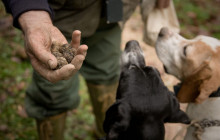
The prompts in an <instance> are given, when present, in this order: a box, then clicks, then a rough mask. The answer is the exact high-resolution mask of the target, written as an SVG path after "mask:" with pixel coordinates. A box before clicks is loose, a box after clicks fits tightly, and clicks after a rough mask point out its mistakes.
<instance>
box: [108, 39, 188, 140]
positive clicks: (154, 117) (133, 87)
mask: <svg viewBox="0 0 220 140" xmlns="http://www.w3.org/2000/svg"><path fill="white" fill-rule="evenodd" d="M121 65H122V71H121V75H120V80H119V86H118V90H117V97H116V102H115V103H114V104H113V105H112V106H111V107H110V108H109V109H108V111H107V112H106V118H105V121H104V130H105V132H106V133H107V137H106V139H107V140H136V139H138V140H145V139H155V140H162V139H164V122H181V123H190V120H189V118H188V117H187V115H186V114H185V113H184V112H183V111H181V110H180V108H179V103H178V101H177V99H176V97H175V96H174V94H173V93H172V92H170V91H169V90H168V89H167V87H166V86H165V85H164V83H163V81H162V80H161V78H160V74H159V72H158V71H157V70H156V69H155V68H153V67H150V66H145V60H144V55H143V52H142V50H141V48H140V46H139V44H138V42H137V41H129V42H128V43H127V44H126V47H125V51H124V52H123V54H122V61H121Z"/></svg>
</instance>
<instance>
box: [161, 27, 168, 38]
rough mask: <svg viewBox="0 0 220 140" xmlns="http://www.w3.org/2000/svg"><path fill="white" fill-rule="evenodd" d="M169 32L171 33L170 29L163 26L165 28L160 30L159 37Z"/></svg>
mask: <svg viewBox="0 0 220 140" xmlns="http://www.w3.org/2000/svg"><path fill="white" fill-rule="evenodd" d="M168 33H169V29H168V28H166V27H163V28H161V29H160V32H159V34H158V36H159V37H163V36H165V35H166V34H168Z"/></svg>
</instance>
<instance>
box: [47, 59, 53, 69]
mask: <svg viewBox="0 0 220 140" xmlns="http://www.w3.org/2000/svg"><path fill="white" fill-rule="evenodd" d="M48 65H49V67H50V68H51V69H53V61H52V60H51V59H50V60H48Z"/></svg>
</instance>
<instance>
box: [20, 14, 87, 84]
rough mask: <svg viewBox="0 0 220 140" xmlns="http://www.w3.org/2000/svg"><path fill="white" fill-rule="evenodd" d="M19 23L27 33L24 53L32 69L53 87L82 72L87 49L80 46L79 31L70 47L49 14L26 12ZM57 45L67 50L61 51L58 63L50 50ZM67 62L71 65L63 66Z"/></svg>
mask: <svg viewBox="0 0 220 140" xmlns="http://www.w3.org/2000/svg"><path fill="white" fill-rule="evenodd" d="M19 23H20V25H21V28H22V30H23V32H24V36H25V49H26V53H27V55H28V56H29V58H30V61H31V64H32V67H33V68H34V69H35V71H37V72H38V73H39V74H40V75H41V76H43V77H44V78H45V79H47V80H48V81H50V82H52V83H55V82H57V81H60V80H64V79H69V78H70V77H71V76H73V75H74V74H75V73H76V72H77V71H78V70H79V69H80V68H81V66H82V63H83V61H84V59H85V56H86V53H87V49H88V47H87V45H80V39H81V32H80V31H78V30H76V31H74V32H73V34H72V41H71V43H70V45H68V44H67V41H66V39H65V37H64V36H63V34H62V33H61V32H60V31H59V30H58V29H57V28H56V27H55V26H53V24H52V21H51V19H50V16H49V14H48V13H47V12H45V11H28V12H25V13H24V14H22V15H21V16H20V17H19ZM56 44H62V45H60V46H64V47H63V48H62V49H59V51H58V52H59V53H60V54H61V55H62V56H61V58H59V59H57V58H56V57H57V56H54V55H53V54H52V53H51V51H52V50H53V49H54V48H51V47H54V45H55V46H56ZM63 44H67V45H63ZM66 49H70V50H71V51H72V53H67V52H68V51H66ZM60 54H58V56H59V55H60ZM71 55H73V56H71ZM63 56H65V57H63ZM66 56H68V57H66ZM73 57H74V58H73ZM64 58H65V59H66V60H65V61H67V63H68V64H67V63H66V62H65V64H66V65H64V66H63V65H61V63H60V59H61V60H62V61H64Z"/></svg>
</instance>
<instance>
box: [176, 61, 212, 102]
mask: <svg viewBox="0 0 220 140" xmlns="http://www.w3.org/2000/svg"><path fill="white" fill-rule="evenodd" d="M211 75H212V69H211V68H210V66H209V62H208V61H205V62H204V63H203V64H202V65H201V66H200V67H199V68H198V69H197V70H196V71H195V72H194V73H193V74H192V75H190V76H188V77H187V78H185V79H184V81H183V83H182V85H181V88H180V90H179V92H178V94H177V98H178V100H179V102H182V103H189V102H195V99H196V97H197V96H198V95H199V93H200V90H199V89H200V85H201V84H203V82H204V81H206V80H207V79H210V78H211Z"/></svg>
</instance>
